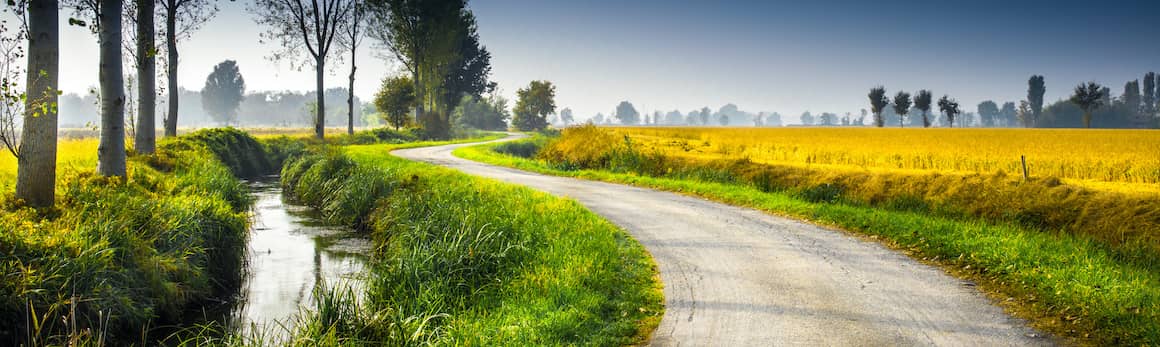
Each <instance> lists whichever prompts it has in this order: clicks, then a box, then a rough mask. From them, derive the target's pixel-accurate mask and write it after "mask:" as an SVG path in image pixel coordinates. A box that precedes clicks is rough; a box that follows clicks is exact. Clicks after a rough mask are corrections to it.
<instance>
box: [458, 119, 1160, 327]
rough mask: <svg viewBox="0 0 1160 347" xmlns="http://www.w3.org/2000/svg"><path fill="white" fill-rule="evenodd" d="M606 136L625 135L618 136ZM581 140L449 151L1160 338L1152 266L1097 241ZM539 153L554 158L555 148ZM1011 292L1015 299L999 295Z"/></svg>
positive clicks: (1159, 279)
mask: <svg viewBox="0 0 1160 347" xmlns="http://www.w3.org/2000/svg"><path fill="white" fill-rule="evenodd" d="M565 138H567V135H565ZM611 138H612V139H613V140H616V141H624V138H623V137H616V136H612V137H611ZM525 141H543V140H535V139H532V140H525ZM630 142H631V141H630ZM577 143H578V144H581V143H582V144H583V145H582V146H581V145H576V148H582V149H584V150H583V151H578V152H577V153H573V154H576V155H575V156H570V157H571V158H573V161H572V162H561V161H551V160H535V159H530V158H521V157H517V156H511V155H507V154H502V153H498V152H496V151H495V150H493V149H494V148H496V147H499V146H511V145H502V144H488V145H481V146H474V147H467V148H461V149H459V150H457V151H456V152H455V154H456V155H458V156H461V157H464V158H467V159H472V160H477V161H482V162H486V163H490V164H495V165H502V166H508V167H514V168H518V169H523V170H529V171H535V172H540V173H546V174H552V175H560V176H570V177H578V178H586V179H593V180H601V181H608V182H617V183H625V184H632V185H638V186H644V187H650V188H656V189H661V190H669V191H675V192H680V193H684V194H690V195H696V196H701V197H705V198H709V199H713V200H717V201H721V202H725V203H730V204H735V205H740V206H747V207H752V208H756V209H759V210H763V211H767V212H771V213H775V214H779V215H784V216H789V217H794V218H800V219H805V220H810V221H813V222H816V223H819V224H825V225H832V226H836V227H840V228H843V229H846V230H850V231H853V232H857V233H860V234H864V235H870V236H873V237H875V238H878V239H880V240H884V242H885V243H886V244H887V245H889V246H892V247H894V248H896V249H899V250H902V251H904V252H906V253H908V254H910V255H911V256H912V257H915V258H919V259H923V260H925V261H929V262H932V263H934V264H938V265H940V266H942V267H943V268H945V269H947V270H948V271H950V272H952V273H954V274H956V275H958V276H962V277H967V278H971V279H974V280H977V281H978V282H979V283H980V284H981V288H983V289H984V290H987V291H988V292H989V293H990V294H991V295H993V297H995V298H996V299H1001V300H997V301H1000V302H1001V304H1002V305H1004V306H1005V308H1006V309H1008V310H1009V311H1010V312H1012V313H1014V314H1015V315H1017V316H1020V317H1024V318H1028V319H1030V321H1031V322H1032V325H1033V326H1035V327H1038V328H1041V329H1045V330H1047V331H1050V332H1053V333H1055V334H1057V335H1059V336H1063V337H1066V338H1070V339H1071V341H1072V342H1075V343H1079V344H1096V345H1103V344H1117V345H1149V344H1152V345H1154V344H1158V343H1160V285H1158V284H1160V271H1157V268H1156V266H1157V265H1156V264H1157V263H1155V262H1149V261H1146V259H1148V258H1133V257H1130V256H1125V255H1124V254H1123V252H1121V251H1120V250H1118V249H1117V248H1115V247H1114V246H1110V245H1109V244H1108V243H1106V242H1103V241H1100V240H1098V239H1094V238H1092V237H1087V236H1084V235H1081V234H1071V233H1052V232H1045V231H1043V230H1037V229H1032V228H1027V227H1025V226H1023V225H1021V224H1019V223H1015V222H1005V221H987V220H985V219H981V218H948V217H943V216H937V215H932V214H931V213H928V212H927V211H924V210H922V209H915V208H908V207H907V206H905V204H900V205H902V206H896V208H876V207H875V206H867V205H865V204H858V203H850V202H847V201H843V200H841V199H834V197H835V196H836V194H835V193H834V192H833V191H827V189H825V187H822V186H814V187H812V188H811V189H803V190H796V191H794V190H779V189H770V187H761V186H760V185H759V184H754V183H752V182H749V181H744V180H739V179H737V176H736V175H733V174H732V173H731V172H728V171H721V170H704V171H702V172H701V174H699V175H694V174H692V173H693V171H686V172H683V173H681V175H679V176H677V175H670V174H671V172H668V171H667V168H665V166H664V165H663V164H658V163H663V162H664V160H665V159H666V158H664V157H662V158H657V157H656V155H658V154H657V153H656V152H651V153H650V152H642V151H633V152H620V153H618V154H615V155H611V156H609V155H607V154H608V152H614V151H623V150H624V148H623V147H618V145H616V144H615V143H614V144H607V143H603V144H602V143H601V142H595V141H577ZM602 146H603V147H602ZM618 148H619V149H618ZM602 153H603V154H602ZM540 155H541V157H545V156H546V157H548V158H551V155H552V154H550V153H549V154H547V155H545V154H544V153H541V154H540ZM584 160H589V161H591V162H592V163H598V164H596V165H595V166H594V167H598V168H599V169H581V168H580V165H578V164H577V163H582V162H583V161H584ZM683 163H688V162H683ZM658 169H659V170H658ZM615 171H618V172H615ZM763 188H764V189H763ZM1154 232H1155V229H1152V233H1154ZM1152 235H1154V234H1152ZM1149 237H1152V236H1149ZM1008 298H1010V299H1011V300H1005V299H1008Z"/></svg>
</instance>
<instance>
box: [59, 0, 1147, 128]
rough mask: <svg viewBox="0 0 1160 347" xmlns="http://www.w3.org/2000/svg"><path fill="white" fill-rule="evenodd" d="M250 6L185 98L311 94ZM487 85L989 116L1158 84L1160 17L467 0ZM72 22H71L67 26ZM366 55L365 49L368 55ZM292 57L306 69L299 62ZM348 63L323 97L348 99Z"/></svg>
mask: <svg viewBox="0 0 1160 347" xmlns="http://www.w3.org/2000/svg"><path fill="white" fill-rule="evenodd" d="M245 3H247V2H246V1H238V2H226V1H222V2H221V3H220V4H221V8H222V10H221V12H220V13H219V14H218V15H217V16H216V17H215V18H214V19H213V20H212V21H210V22H209V23H207V25H205V27H203V28H202V29H201V30H200V31H198V32H196V33H194V34H193V37H192V38H191V39H190V40H187V41H185V42H183V43H181V45H180V46H179V48H180V49H179V51H180V52H181V56H182V57H181V65H180V67H181V70H180V72H179V80H180V81H181V82H180V84H181V86H182V87H184V88H187V89H200V88H201V86H202V85H204V82H205V76H206V75H207V74H208V73H209V72H210V71H211V70H212V67H213V65H215V64H217V63H219V62H221V61H222V60H225V59H233V60H236V61H237V62H238V65H239V67H240V70H241V72H242V74H243V76H244V77H245V79H246V82H247V87H248V90H251V91H257V90H311V89H312V88H313V86H314V74H313V72H312V71H310V68H307V69H306V70H305V71H295V70H293V69H291V67H290V66H289V65H288V64H285V63H277V62H272V61H270V60H269V59H267V58H266V56H268V55H269V54H270V53H271V52H273V51H274V49H275V47H272V46H269V45H263V44H260V43H259V37H258V35H259V33H260V32H261V31H262V30H264V29H263V28H261V27H259V26H258V25H257V24H255V23H254V21H253V19H252V15H251V14H249V13H247V12H246V11H245V6H246V5H244V4H245ZM470 7H471V9H472V10H473V11H474V12H475V15H476V17H477V20H478V22H479V23H478V24H479V33H480V36H481V40H482V42H483V44H484V45H485V46H486V47H487V49H488V50H489V51H491V53H492V65H493V70H492V80H493V81H495V82H497V83H498V85H499V88H500V89H501V93H502V94H503V95H505V96H507V97H508V98H512V99H514V97H515V92H516V90H517V89H518V88H520V87H523V86H526V85H527V84H528V83H529V82H530V81H532V80H548V81H551V82H552V83H553V84H555V85H556V86H557V89H556V104H557V106H558V108H564V107H569V108H572V109H573V110H574V111H575V114H576V116H577V118H578V119H584V118H588V117H590V116H592V115H595V114H596V113H597V112H602V113H604V114H606V115H608V114H611V113H612V112H613V110H614V108H615V106H616V104H617V103H619V102H620V101H623V100H627V101H630V102H632V103H633V104H634V105H636V108H637V109H638V110H640V111H642V112H649V113H651V112H652V111H654V110H660V111H670V110H674V109H676V110H680V111H681V112H688V111H690V110H693V109H699V108H701V107H705V106H708V107H710V108H712V109H714V110H716V109H717V108H719V107H720V106H721V105H724V104H726V103H734V104H737V105H738V106H739V107H740V109H741V110H745V111H750V112H773V111H776V112H779V113H781V114H782V115H783V119H784V120H786V121H789V122H793V121H795V120H796V119H797V115H798V114H800V113H801V112H803V111H811V112H813V113H819V112H834V113H839V114H842V113H845V112H853V113H857V112H858V110H860V109H862V108H868V107H867V103H868V101H867V97H866V93H867V92H868V90H869V89H870V88H871V87H874V86H877V85H883V86H885V87H886V89H887V91H888V92H889V93H890V94H893V93H895V92H897V91H899V90H904V91H907V92H911V93H913V92H915V91H917V90H919V89H931V90H933V92H934V94H935V95H936V96H941V95H944V94H946V95H950V96H951V97H953V98H956V99H958V100H959V101H960V103H961V104H963V105H964V106H965V107H964V108H966V109H967V110H972V111H973V110H974V105H976V104H978V103H979V102H981V101H984V100H995V101H997V102H1000V103H1002V102H1004V101H1018V100H1021V99H1023V98H1025V97H1026V91H1027V79H1028V77H1029V76H1030V75H1032V74H1041V75H1044V76H1045V78H1046V82H1047V95H1046V99H1047V100H1048V101H1049V102H1050V101H1054V100H1058V99H1061V98H1065V97H1066V96H1067V95H1068V94H1069V93H1070V91H1071V89H1072V88H1073V87H1074V86H1075V85H1077V84H1079V83H1081V82H1084V81H1089V80H1090V81H1097V82H1100V83H1103V84H1105V85H1107V86H1109V87H1110V88H1111V89H1112V90H1113V93H1114V94H1119V93H1120V92H1122V90H1123V84H1124V82H1126V81H1128V80H1132V79H1139V78H1142V77H1143V75H1144V73H1146V72H1148V71H1160V1H1155V0H1150V1H1149V0H1132V1H1128V0H1109V1H1073V0H1006V1H993V0H970V1H967V0H962V1H952V0H940V1H930V0H914V1H903V0H881V1H862V0H813V1H800V0H792V1H779V0H767V1H729V0H721V1H682V0H668V1H659V0H638V1H619V0H587V1H545V0H475V1H472V2H471V3H470ZM66 18H67V17H66ZM65 22H67V21H64V20H62V55H61V58H62V61H61V81H60V82H61V89H62V90H64V91H65V92H78V93H84V92H85V91H87V90H88V89H89V87H91V86H95V85H97V60H96V57H97V45H96V40H95V37H94V36H93V35H92V34H91V33H89V32H88V30H87V29H84V28H78V27H65V26H64V25H65V24H64V23H65ZM368 43H370V41H369V40H368ZM370 48H371V45H370V44H367V45H364V49H363V50H362V51H361V52H360V54H359V56H358V57H357V59H358V62H359V74H358V78H357V79H356V80H357V82H356V85H355V94H356V95H358V96H359V97H360V98H362V99H364V100H369V99H370V98H371V97H372V95H373V94H374V92H375V91H376V90H377V87H378V85H379V83H380V81H381V80H382V79H383V78H384V77H386V76H389V75H392V74H397V73H399V67H398V64H396V63H394V62H391V61H390V60H389V59H382V58H381V56H382V55H384V54H382V52H379V53H375V52H372V49H370ZM302 54H304V55H305V54H307V53H306V52H302ZM347 62H349V58H346V57H344V58H343V59H342V61H341V62H335V63H332V64H331V65H332V66H333V70H332V73H331V74H329V75H328V76H327V80H326V85H327V86H328V87H340V86H345V85H346V83H347V81H346V74H347V73H348V72H347V71H348V70H347V69H348V65H347V64H346V63H347Z"/></svg>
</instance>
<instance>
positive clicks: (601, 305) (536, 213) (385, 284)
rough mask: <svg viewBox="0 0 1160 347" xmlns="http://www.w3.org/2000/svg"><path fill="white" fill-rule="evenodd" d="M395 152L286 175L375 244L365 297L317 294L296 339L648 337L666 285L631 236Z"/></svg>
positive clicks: (580, 211) (577, 212)
mask: <svg viewBox="0 0 1160 347" xmlns="http://www.w3.org/2000/svg"><path fill="white" fill-rule="evenodd" d="M497 137H498V136H497ZM420 145H424V144H416V143H412V144H407V145H405V146H420ZM398 147H399V145H369V146H350V147H346V148H344V149H342V150H341V151H340V150H337V149H330V150H329V151H328V152H327V151H324V152H322V153H314V154H307V155H303V156H300V157H298V158H296V159H292V160H290V161H289V162H287V164H286V166H285V167H284V170H283V181H282V183H283V185H284V187H285V188H286V190H287V192H288V193H289V194H292V195H293V196H294V197H296V198H297V199H299V200H300V201H302V202H304V203H307V204H309V205H312V206H315V207H317V208H319V210H320V211H322V212H323V215H324V216H326V218H327V219H330V220H332V221H336V222H341V223H346V224H349V225H353V226H355V227H356V228H358V229H361V230H364V231H366V232H369V233H370V234H371V235H372V238H373V240H374V242H375V244H376V246H377V247H376V251H375V254H374V261H373V265H372V266H371V270H370V276H369V278H370V279H369V283H368V284H367V287H368V288H367V293H366V295H367V296H366V299H365V300H363V301H362V302H361V303H359V302H358V301H357V300H354V299H353V296H352V295H345V294H342V292H341V291H337V292H335V291H332V292H330V293H324V294H322V295H321V298H322V300H319V304H318V307H316V309H315V311H314V312H310V313H309V316H308V317H304V318H302V319H301V320H300V323H299V326H298V331H297V333H296V334H295V338H294V341H293V342H292V344H297V345H340V344H341V345H382V344H388V345H413V344H431V343H434V344H461V345H626V344H639V343H643V342H645V341H646V339H647V337H648V335H649V333H651V331H652V329H654V328H655V326H656V324H658V323H659V320H660V317H661V315H662V311H663V307H662V294H661V290H660V284H659V282H658V280H657V278H656V270H655V265H654V264H653V263H652V261H651V259H650V258H649V257H648V255H647V254H646V253H645V251H644V250H643V248H642V247H641V246H640V245H639V244H637V243H636V242H635V241H633V240H632V239H631V238H629V237H628V236H627V235H626V234H625V233H624V232H623V231H621V230H619V229H618V228H616V227H615V226H613V225H612V224H610V223H608V222H607V221H605V220H603V219H602V218H600V217H598V216H596V215H594V214H592V213H591V212H589V211H587V210H586V209H584V208H583V207H582V206H580V205H579V204H577V203H575V202H573V201H570V200H564V199H560V198H556V197H552V196H550V195H548V194H544V193H539V192H535V191H533V190H530V189H527V188H522V187H518V186H514V185H509V184H503V183H499V182H497V181H493V180H487V179H482V178H476V177H472V176H468V175H465V174H461V173H458V172H456V171H453V170H449V169H443V168H439V167H435V166H431V165H427V164H421V163H415V162H410V161H406V160H403V159H399V158H396V157H392V156H390V155H389V154H387V152H388V151H389V150H391V149H394V148H398Z"/></svg>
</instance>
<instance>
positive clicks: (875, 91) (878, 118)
mask: <svg viewBox="0 0 1160 347" xmlns="http://www.w3.org/2000/svg"><path fill="white" fill-rule="evenodd" d="M869 97H870V112H873V113H874V125H875V126H878V127H879V128H881V127H883V126H885V125H886V118H884V117H882V111H883V110H885V109H886V105H887V104H889V103H890V101H889V100H887V99H886V88H883V87H882V86H877V87H874V88H870V95H869Z"/></svg>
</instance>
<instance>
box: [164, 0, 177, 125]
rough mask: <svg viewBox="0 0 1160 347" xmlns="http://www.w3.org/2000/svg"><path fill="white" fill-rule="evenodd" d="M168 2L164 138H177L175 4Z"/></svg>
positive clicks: (166, 15) (166, 16)
mask: <svg viewBox="0 0 1160 347" xmlns="http://www.w3.org/2000/svg"><path fill="white" fill-rule="evenodd" d="M167 1H169V6H167V7H166V8H165V9H166V11H165V12H166V13H165V51H166V52H167V53H168V54H169V57H168V60H169V66H168V67H169V72H168V74H167V75H168V76H167V77H169V112H168V113H167V114H166V116H165V136H177V97H178V91H177V63H178V62H177V33H176V32H175V31H177V4H176V1H175V0H167Z"/></svg>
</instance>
